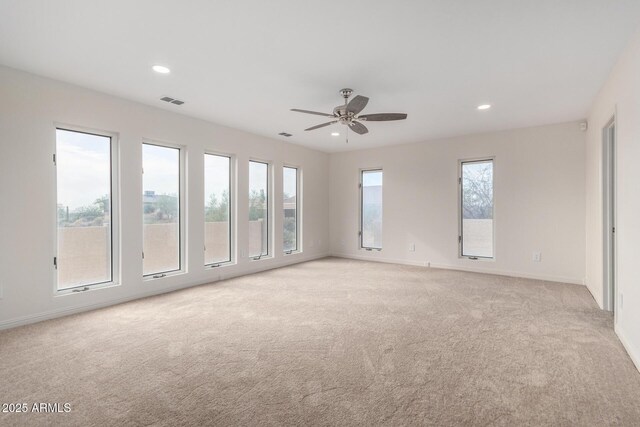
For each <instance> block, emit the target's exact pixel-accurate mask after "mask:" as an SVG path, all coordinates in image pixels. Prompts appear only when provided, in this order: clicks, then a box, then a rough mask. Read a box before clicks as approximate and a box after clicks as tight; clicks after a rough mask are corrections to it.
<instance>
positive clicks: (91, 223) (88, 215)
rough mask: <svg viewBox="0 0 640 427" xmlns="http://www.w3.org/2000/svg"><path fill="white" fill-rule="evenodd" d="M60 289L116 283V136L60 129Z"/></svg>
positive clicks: (58, 196)
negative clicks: (113, 216)
mask: <svg viewBox="0 0 640 427" xmlns="http://www.w3.org/2000/svg"><path fill="white" fill-rule="evenodd" d="M56 173H57V209H58V250H57V266H58V269H57V273H58V290H62V289H68V288H73V287H76V286H85V285H91V284H96V283H104V282H110V281H111V280H112V258H113V254H112V248H111V237H112V236H111V138H109V137H106V136H100V135H91V134H87V133H82V132H73V131H68V130H63V129H57V130H56Z"/></svg>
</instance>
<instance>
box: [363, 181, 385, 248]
mask: <svg viewBox="0 0 640 427" xmlns="http://www.w3.org/2000/svg"><path fill="white" fill-rule="evenodd" d="M361 221H362V236H361V239H362V242H361V243H362V247H363V248H374V249H382V171H381V170H377V171H362V218H361Z"/></svg>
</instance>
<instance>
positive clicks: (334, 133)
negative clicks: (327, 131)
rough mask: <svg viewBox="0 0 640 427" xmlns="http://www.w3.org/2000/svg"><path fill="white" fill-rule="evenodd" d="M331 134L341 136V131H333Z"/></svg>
mask: <svg viewBox="0 0 640 427" xmlns="http://www.w3.org/2000/svg"><path fill="white" fill-rule="evenodd" d="M331 136H340V132H331Z"/></svg>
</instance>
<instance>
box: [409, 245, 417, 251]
mask: <svg viewBox="0 0 640 427" xmlns="http://www.w3.org/2000/svg"><path fill="white" fill-rule="evenodd" d="M415 251H416V244H415V243H412V244H411V245H409V252H415Z"/></svg>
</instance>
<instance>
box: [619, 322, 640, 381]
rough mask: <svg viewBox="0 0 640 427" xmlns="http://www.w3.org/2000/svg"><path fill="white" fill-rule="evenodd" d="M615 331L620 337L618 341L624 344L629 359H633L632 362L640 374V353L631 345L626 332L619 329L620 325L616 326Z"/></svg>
mask: <svg viewBox="0 0 640 427" xmlns="http://www.w3.org/2000/svg"><path fill="white" fill-rule="evenodd" d="M613 329H614V330H615V332H616V335H617V336H618V339H619V340H620V342H621V343H622V346H623V347H624V349H625V350H626V351H627V354H628V355H629V358H630V359H631V361H632V362H633V364H634V365H635V367H636V369H637V370H638V372H640V353H638V352H636V351H635V350H634V348H633V346H632V345H631V343H630V342H629V341H628V340H627V338H626V337H625V335H624V332H622V328H619V327H618V325H616V326H615V327H614V328H613Z"/></svg>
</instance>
